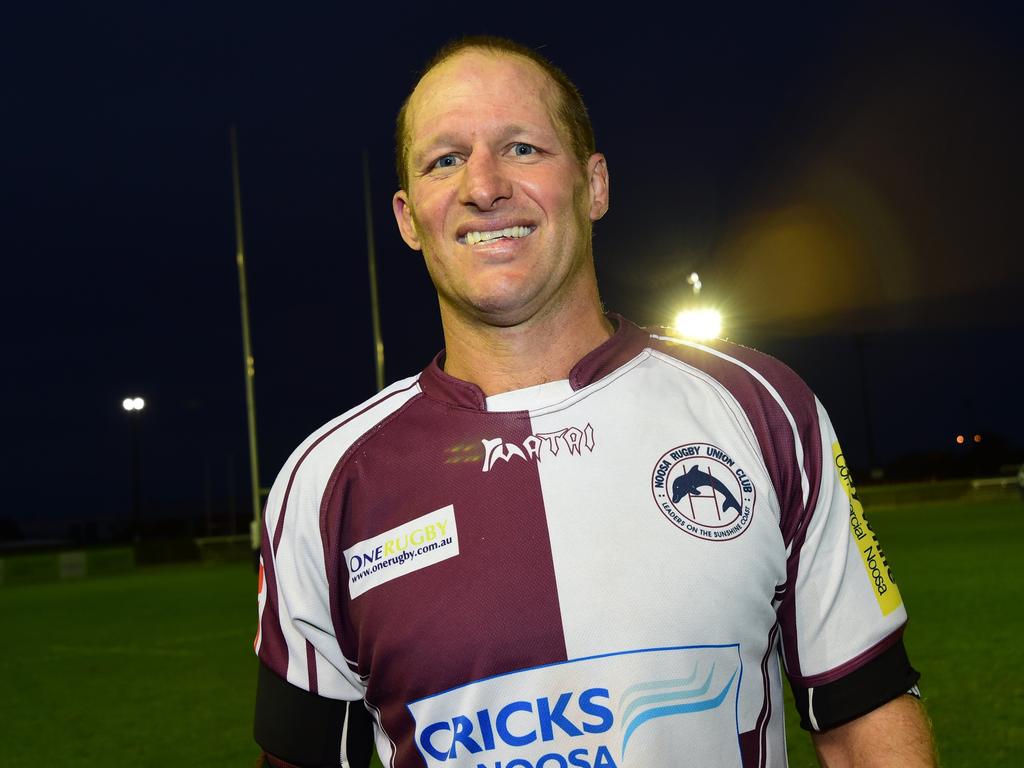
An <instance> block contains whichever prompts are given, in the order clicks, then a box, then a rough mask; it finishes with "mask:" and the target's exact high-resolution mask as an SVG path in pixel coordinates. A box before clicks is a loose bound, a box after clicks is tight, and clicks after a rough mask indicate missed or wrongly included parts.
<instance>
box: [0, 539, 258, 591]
mask: <svg viewBox="0 0 1024 768" xmlns="http://www.w3.org/2000/svg"><path fill="white" fill-rule="evenodd" d="M252 558H253V554H252V548H251V544H250V543H249V535H248V534H239V535H236V536H209V537H205V538H200V539H165V540H161V539H154V540H152V541H143V542H139V543H138V544H136V545H135V546H125V547H109V548H105V549H75V550H66V551H48V552H15V553H11V554H0V587H3V586H14V585H18V584H39V583H45V582H49V581H68V580H73V579H84V578H91V577H94V576H110V575H114V574H120V573H128V572H130V571H133V570H134V569H135V568H136V567H137V566H146V565H162V564H165V563H184V562H203V563H230V562H252Z"/></svg>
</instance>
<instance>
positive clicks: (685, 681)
mask: <svg viewBox="0 0 1024 768" xmlns="http://www.w3.org/2000/svg"><path fill="white" fill-rule="evenodd" d="M696 679H697V667H696V666H694V668H693V674H692V675H690V676H689V677H687V678H679V679H676V680H655V681H654V682H651V683H637V684H636V685H631V686H629V688H627V689H626V690H624V691H623V692H622V696H620V697H619V699H620V700H624V699H625V698H626V697H628V696H629V695H630V694H631V693H636V692H637V691H653V690H657V689H658V688H677V687H679V686H684V685H689V684H690V683H692V682H693V681H694V680H696Z"/></svg>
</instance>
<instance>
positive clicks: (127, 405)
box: [121, 397, 146, 541]
mask: <svg viewBox="0 0 1024 768" xmlns="http://www.w3.org/2000/svg"><path fill="white" fill-rule="evenodd" d="M121 407H122V408H124V409H125V411H126V412H127V413H128V423H129V424H130V425H131V441H132V538H133V539H134V540H135V541H139V540H140V539H141V538H142V459H141V456H140V451H139V421H140V416H141V413H142V409H143V408H145V407H146V401H145V400H143V399H142V398H141V397H126V398H125V399H124V400H122V401H121Z"/></svg>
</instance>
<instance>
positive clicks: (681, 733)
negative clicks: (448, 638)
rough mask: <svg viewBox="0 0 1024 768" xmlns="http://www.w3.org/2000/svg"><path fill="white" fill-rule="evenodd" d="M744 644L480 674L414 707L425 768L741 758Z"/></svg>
mask: <svg viewBox="0 0 1024 768" xmlns="http://www.w3.org/2000/svg"><path fill="white" fill-rule="evenodd" d="M741 677H742V664H741V661H740V654H739V646H737V645H721V646H696V647H678V648H651V649H645V650H637V651H627V652H622V653H612V654H607V655H604V656H592V657H589V658H584V659H574V660H571V661H566V662H561V663H555V664H549V665H545V666H541V667H534V668H531V669H524V670H520V671H518V672H512V673H509V674H505V675H498V676H496V677H492V678H488V679H485V680H480V681H477V682H475V683H470V684H468V685H465V686H461V687H459V688H454V689H452V690H449V691H445V692H444V693H440V694H437V695H435V696H430V697H428V698H425V699H420V700H419V701H414V702H411V703H410V704H409V705H408V708H409V712H410V714H411V715H412V717H413V719H414V720H415V721H416V736H415V738H416V746H417V747H418V748H419V751H420V755H421V756H422V757H423V760H424V762H425V763H426V765H427V766H428V767H429V768H652V766H659V767H663V766H677V765H684V764H685V765H692V766H708V765H714V766H732V767H735V768H739V766H740V765H741V762H742V760H741V757H740V747H739V726H738V723H737V712H738V709H737V704H738V701H737V697H738V693H739V688H740V679H741Z"/></svg>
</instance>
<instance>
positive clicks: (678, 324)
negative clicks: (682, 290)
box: [675, 309, 722, 341]
mask: <svg viewBox="0 0 1024 768" xmlns="http://www.w3.org/2000/svg"><path fill="white" fill-rule="evenodd" d="M675 329H676V330H677V331H678V332H679V333H680V334H681V335H682V336H684V337H685V338H687V339H694V340H696V341H707V340H708V339H717V338H718V337H719V336H721V334H722V315H721V314H720V313H719V312H718V310H716V309H686V310H683V311H682V312H680V313H679V314H678V315H676V321H675Z"/></svg>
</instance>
